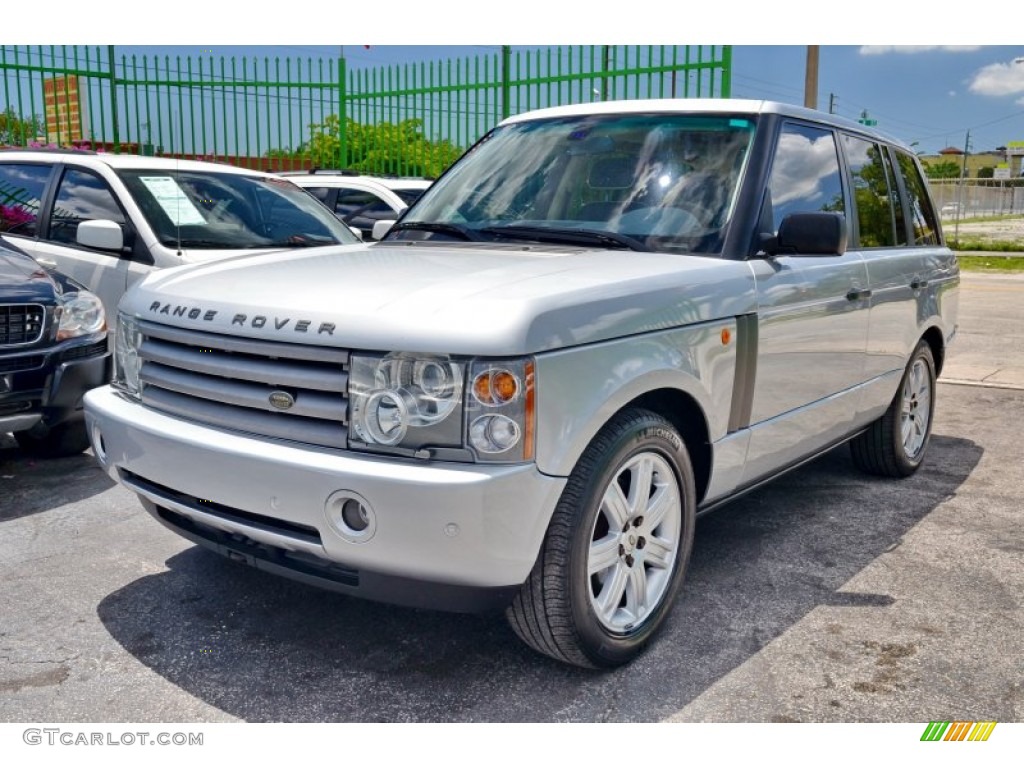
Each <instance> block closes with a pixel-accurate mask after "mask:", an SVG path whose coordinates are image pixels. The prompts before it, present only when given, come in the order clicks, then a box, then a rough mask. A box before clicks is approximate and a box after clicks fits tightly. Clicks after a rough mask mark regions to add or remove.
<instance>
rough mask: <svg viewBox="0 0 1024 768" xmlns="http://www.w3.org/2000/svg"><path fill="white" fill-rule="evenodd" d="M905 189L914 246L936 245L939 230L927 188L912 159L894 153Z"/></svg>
mask: <svg viewBox="0 0 1024 768" xmlns="http://www.w3.org/2000/svg"><path fill="white" fill-rule="evenodd" d="M896 157H897V160H898V161H899V165H900V173H901V174H902V175H903V185H904V187H906V190H907V196H908V198H909V200H908V201H907V203H908V207H909V209H910V220H911V223H912V224H913V227H914V244H915V245H936V244H938V242H939V228H938V225H937V224H936V221H935V209H934V208H932V201H931V198H929V197H928V188H927V187H926V186H925V183H924V179H922V178H921V174H920V172H919V171H918V168H917V163H915V162H914V158H912V157H911V156H910V155H908V154H906V153H905V152H897V153H896Z"/></svg>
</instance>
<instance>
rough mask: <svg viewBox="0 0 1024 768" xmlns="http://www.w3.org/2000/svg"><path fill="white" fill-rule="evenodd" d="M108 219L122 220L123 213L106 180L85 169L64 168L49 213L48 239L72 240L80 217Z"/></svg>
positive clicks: (76, 231) (88, 219)
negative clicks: (62, 176)
mask: <svg viewBox="0 0 1024 768" xmlns="http://www.w3.org/2000/svg"><path fill="white" fill-rule="evenodd" d="M94 219H107V220H109V221H114V222H117V223H118V224H124V223H125V218H124V214H123V213H122V212H121V208H120V206H118V204H117V201H116V200H115V199H114V195H113V193H112V192H111V191H110V188H109V187H108V186H107V184H106V182H104V181H103V179H101V178H99V177H98V176H96V175H94V174H92V173H88V172H86V171H77V170H74V169H69V170H67V171H65V172H64V178H63V179H61V182H60V188H59V189H58V190H57V199H56V200H55V201H54V203H53V214H52V215H51V216H50V237H49V239H50V240H54V241H56V242H58V243H70V244H75V242H76V239H75V238H76V235H77V234H78V225H79V224H80V223H81V222H83V221H92V220H94Z"/></svg>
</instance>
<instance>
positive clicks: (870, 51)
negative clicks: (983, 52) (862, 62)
mask: <svg viewBox="0 0 1024 768" xmlns="http://www.w3.org/2000/svg"><path fill="white" fill-rule="evenodd" d="M980 49H981V46H980V45H862V46H861V47H860V54H861V56H878V55H880V54H883V53H925V52H927V51H944V52H946V53H970V52H971V51H977V50H980Z"/></svg>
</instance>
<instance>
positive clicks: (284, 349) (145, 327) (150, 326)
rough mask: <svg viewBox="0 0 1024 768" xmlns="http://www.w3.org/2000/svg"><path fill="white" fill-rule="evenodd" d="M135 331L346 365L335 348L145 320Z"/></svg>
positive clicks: (342, 353)
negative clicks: (207, 330) (192, 328)
mask: <svg viewBox="0 0 1024 768" xmlns="http://www.w3.org/2000/svg"><path fill="white" fill-rule="evenodd" d="M139 330H141V331H142V334H143V335H144V336H146V337H148V338H151V339H164V340H166V341H173V342H176V343H179V344H186V345H189V346H194V347H211V348H213V349H223V350H226V351H229V352H241V353H243V354H247V355H255V356H257V357H280V358H284V359H288V360H313V361H316V362H324V363H337V364H338V365H348V350H347V349H337V348H335V347H316V346H311V345H308V344H288V343H285V342H283V341H263V340H262V339H248V338H245V337H244V336H225V335H224V334H220V333H207V332H205V331H191V330H187V329H185V328H173V327H171V326H169V325H157V324H156V323H150V322H147V321H145V320H142V321H140V322H139Z"/></svg>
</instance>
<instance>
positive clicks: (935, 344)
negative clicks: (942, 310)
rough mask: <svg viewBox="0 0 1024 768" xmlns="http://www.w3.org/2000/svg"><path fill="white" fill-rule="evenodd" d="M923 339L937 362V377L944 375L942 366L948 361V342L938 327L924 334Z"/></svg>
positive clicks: (931, 328) (933, 327)
mask: <svg viewBox="0 0 1024 768" xmlns="http://www.w3.org/2000/svg"><path fill="white" fill-rule="evenodd" d="M921 338H922V339H923V340H924V341H926V342H927V343H928V346H929V347H931V350H932V358H933V359H934V360H935V376H936V378H938V377H939V376H941V375H942V365H943V363H944V362H945V361H946V341H945V338H944V337H943V335H942V331H941V330H940V329H939V328H938V326H935V325H933V326H931V327H930V328H929V329H928V330H926V331H925V332H924V334H923V335H922V336H921Z"/></svg>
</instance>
